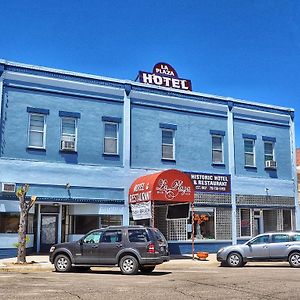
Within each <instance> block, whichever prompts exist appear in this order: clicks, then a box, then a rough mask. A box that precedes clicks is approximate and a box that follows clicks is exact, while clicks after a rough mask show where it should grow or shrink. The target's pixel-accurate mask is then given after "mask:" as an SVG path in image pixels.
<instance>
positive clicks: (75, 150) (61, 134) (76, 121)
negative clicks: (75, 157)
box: [60, 117, 78, 152]
mask: <svg viewBox="0 0 300 300" xmlns="http://www.w3.org/2000/svg"><path fill="white" fill-rule="evenodd" d="M64 119H69V120H75V137H73V135H66V136H70V137H72V138H74V142H75V149H74V152H77V132H78V131H77V127H78V119H77V118H72V117H61V121H60V150H62V141H63V140H64V139H63V120H64Z"/></svg>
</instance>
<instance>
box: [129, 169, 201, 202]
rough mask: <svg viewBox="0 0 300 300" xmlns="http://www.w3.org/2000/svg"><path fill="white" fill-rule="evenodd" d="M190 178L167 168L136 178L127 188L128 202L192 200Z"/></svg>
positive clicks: (192, 187) (192, 189)
mask: <svg viewBox="0 0 300 300" xmlns="http://www.w3.org/2000/svg"><path fill="white" fill-rule="evenodd" d="M194 193H195V190H194V185H193V183H192V181H191V179H190V178H189V177H188V176H187V175H186V174H185V173H183V172H180V171H178V170H167V171H162V172H158V173H153V174H150V175H146V176H142V177H139V178H137V179H136V180H135V181H134V182H133V184H132V185H131V187H130V189H129V195H128V196H129V204H134V203H140V202H147V201H162V202H167V203H186V202H194Z"/></svg>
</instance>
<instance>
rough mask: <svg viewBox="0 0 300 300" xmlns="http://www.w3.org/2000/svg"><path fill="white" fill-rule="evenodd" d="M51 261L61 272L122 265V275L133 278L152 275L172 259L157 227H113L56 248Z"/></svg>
mask: <svg viewBox="0 0 300 300" xmlns="http://www.w3.org/2000/svg"><path fill="white" fill-rule="evenodd" d="M49 259H50V262H51V263H52V264H54V266H55V269H56V271H58V272H68V271H70V270H71V269H72V268H74V267H75V268H77V269H81V270H87V269H89V268H90V267H95V266H114V265H118V266H119V267H120V269H121V272H122V274H127V275H132V274H136V273H137V272H138V270H140V271H141V272H143V273H151V272H152V271H153V270H154V268H155V266H156V265H158V264H161V263H163V262H165V261H168V260H169V251H168V244H167V241H166V239H165V238H164V236H163V234H162V233H161V232H160V231H159V230H158V229H156V228H149V227H144V226H110V227H106V228H104V229H97V230H93V231H90V232H89V233H87V234H86V235H85V236H84V237H83V238H81V239H80V240H79V241H76V242H69V243H62V244H56V245H54V246H52V247H51V249H50V257H49Z"/></svg>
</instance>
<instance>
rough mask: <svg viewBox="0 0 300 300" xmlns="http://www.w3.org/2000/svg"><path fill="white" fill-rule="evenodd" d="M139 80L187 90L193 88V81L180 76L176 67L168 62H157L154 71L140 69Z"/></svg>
mask: <svg viewBox="0 0 300 300" xmlns="http://www.w3.org/2000/svg"><path fill="white" fill-rule="evenodd" d="M139 80H140V82H142V83H148V84H154V85H158V86H164V87H171V88H174V89H181V90H186V91H191V90H192V83H191V81H190V80H189V79H182V78H179V77H178V75H177V72H176V71H175V69H174V68H173V67H172V66H171V65H169V64H167V63H158V64H156V65H155V66H154V67H153V73H148V72H144V71H140V72H139Z"/></svg>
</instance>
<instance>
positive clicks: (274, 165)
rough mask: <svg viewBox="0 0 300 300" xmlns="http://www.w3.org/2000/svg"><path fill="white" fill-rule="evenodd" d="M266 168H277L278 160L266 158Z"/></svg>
mask: <svg viewBox="0 0 300 300" xmlns="http://www.w3.org/2000/svg"><path fill="white" fill-rule="evenodd" d="M266 168H269V169H276V168H277V163H276V161H275V160H266Z"/></svg>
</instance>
